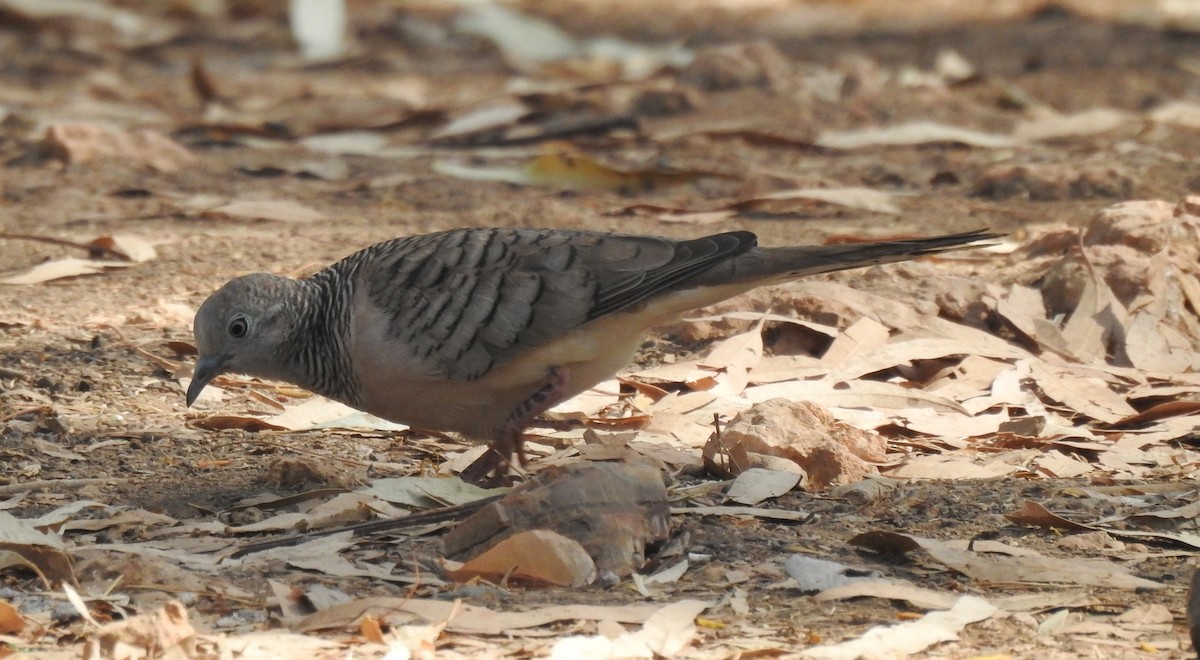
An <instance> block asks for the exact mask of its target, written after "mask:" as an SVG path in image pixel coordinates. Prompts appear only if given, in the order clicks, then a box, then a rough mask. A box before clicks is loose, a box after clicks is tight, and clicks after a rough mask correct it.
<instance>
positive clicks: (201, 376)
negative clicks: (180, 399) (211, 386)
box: [187, 356, 225, 407]
mask: <svg viewBox="0 0 1200 660" xmlns="http://www.w3.org/2000/svg"><path fill="white" fill-rule="evenodd" d="M224 363H225V359H224V358H222V357H220V356H213V357H206V358H202V359H200V360H198V361H197V362H196V370H195V371H193V372H192V384H191V385H188V391H187V404H188V407H191V405H192V404H193V403H195V402H196V397H198V396H200V392H202V391H203V390H204V387H205V386H206V385H208V383H209V382H210V381H212V379H214V378H216V377H217V375H218V374H220V373H221V366H222V365H223V364H224Z"/></svg>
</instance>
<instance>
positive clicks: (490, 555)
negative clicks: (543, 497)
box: [446, 529, 596, 587]
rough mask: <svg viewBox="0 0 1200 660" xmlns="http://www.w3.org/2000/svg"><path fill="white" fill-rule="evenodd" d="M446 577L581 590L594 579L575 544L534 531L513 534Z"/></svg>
mask: <svg viewBox="0 0 1200 660" xmlns="http://www.w3.org/2000/svg"><path fill="white" fill-rule="evenodd" d="M446 574H447V575H448V576H450V577H451V578H452V579H454V580H457V581H459V582H467V581H470V580H472V579H475V578H484V579H487V580H490V581H492V582H497V583H499V582H501V581H507V580H508V579H510V578H512V579H517V580H522V581H531V582H533V583H534V584H548V585H554V586H559V587H582V586H584V585H587V584H591V583H592V581H593V580H595V579H596V564H595V562H593V561H592V558H591V557H590V556H588V553H587V550H585V549H584V548H583V546H582V545H580V544H579V543H578V542H577V541H573V540H571V539H569V538H567V537H565V536H563V535H561V534H557V533H555V532H552V531H549V530H544V529H536V530H531V531H525V532H520V533H518V534H514V535H512V536H510V537H508V538H506V539H504V540H503V541H500V542H499V543H497V544H496V545H493V546H491V547H490V548H488V549H487V550H485V551H484V552H483V553H481V554H479V555H476V556H475V557H472V558H471V559H470V560H468V561H466V562H465V563H463V564H462V565H461V566H459V567H458V568H449V569H448V570H447V571H446Z"/></svg>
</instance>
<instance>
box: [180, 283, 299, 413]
mask: <svg viewBox="0 0 1200 660" xmlns="http://www.w3.org/2000/svg"><path fill="white" fill-rule="evenodd" d="M298 286H300V284H299V283H298V282H296V281H295V280H292V279H288V278H286V277H280V276H278V275H268V274H266V273H254V274H252V275H244V276H242V277H239V278H237V279H235V280H230V281H229V282H227V283H226V284H225V286H223V287H221V288H220V289H217V291H216V292H215V293H213V294H212V295H211V296H209V297H208V300H205V301H204V304H203V305H201V306H200V311H198V312H196V320H195V321H194V322H193V324H192V327H193V331H194V332H195V334H196V348H197V350H198V352H199V355H198V359H197V361H196V370H195V372H193V374H192V383H191V385H190V386H188V391H187V404H188V405H189V406H190V405H192V403H194V402H195V401H196V397H198V396H200V392H201V391H202V390H203V389H204V387H205V386H206V385H208V384H209V383H210V382H211V381H212V379H213V378H216V377H217V376H219V375H221V374H223V373H231V372H232V373H243V374H249V375H252V376H261V377H264V378H286V376H287V374H285V373H283V371H284V369H285V367H286V364H285V360H283V358H282V357H281V354H282V352H283V351H284V350H285V349H286V348H287V347H288V346H290V342H291V340H292V338H293V337H294V334H295V325H296V322H295V318H296V315H295V314H294V313H293V311H292V305H294V303H295V302H296V301H295V298H296V293H295V290H296V287H298Z"/></svg>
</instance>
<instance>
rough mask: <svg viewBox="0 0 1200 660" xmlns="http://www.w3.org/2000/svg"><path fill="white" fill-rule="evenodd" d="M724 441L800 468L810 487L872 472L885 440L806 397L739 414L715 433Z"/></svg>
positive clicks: (850, 480) (759, 405) (845, 481)
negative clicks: (801, 399) (832, 413)
mask: <svg viewBox="0 0 1200 660" xmlns="http://www.w3.org/2000/svg"><path fill="white" fill-rule="evenodd" d="M721 436H722V440H723V442H724V443H725V444H726V446H729V447H733V446H736V445H737V444H741V445H742V446H743V447H744V449H745V450H746V451H748V452H754V453H758V454H768V455H771V456H782V457H784V458H787V459H789V460H791V461H793V462H795V463H796V464H797V465H799V466H800V467H802V468H804V471H805V473H806V474H807V475H808V477H809V481H808V484H809V486H810V487H811V489H813V490H824V489H826V488H828V487H830V486H834V485H841V484H848V483H853V482H855V481H858V480H860V479H864V478H866V477H867V476H869V475H872V474H875V473H876V469H875V466H874V465H872V464H871V463H870V462H868V461H874V462H882V461H883V460H884V455H885V453H886V451H887V441H886V440H885V439H884V438H883V437H881V436H878V435H876V434H874V433H870V432H868V431H863V430H861V429H857V428H854V427H853V426H850V425H849V424H846V423H844V422H840V421H838V420H836V419H834V418H833V417H832V416H831V415H830V414H829V412H828V411H826V410H825V409H824V408H822V407H821V406H818V405H816V404H814V403H808V402H806V401H789V400H787V399H772V400H770V401H765V402H763V403H757V404H755V405H754V406H752V407H751V408H750V409H749V410H746V411H744V412H742V413H739V414H738V416H737V417H734V418H733V420H732V421H731V422H730V423H729V425H728V426H727V427H726V428H725V429H724V430H723V431H722V433H721Z"/></svg>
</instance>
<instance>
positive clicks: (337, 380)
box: [292, 263, 360, 406]
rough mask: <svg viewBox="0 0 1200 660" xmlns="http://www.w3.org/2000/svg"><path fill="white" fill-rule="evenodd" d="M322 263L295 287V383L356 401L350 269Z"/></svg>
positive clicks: (357, 401) (321, 392) (356, 386)
mask: <svg viewBox="0 0 1200 660" xmlns="http://www.w3.org/2000/svg"><path fill="white" fill-rule="evenodd" d="M343 265H345V264H344V263H339V264H335V266H332V267H329V268H326V269H324V270H322V271H321V272H319V273H317V274H315V275H313V276H312V277H310V278H308V279H305V280H300V281H299V282H298V283H299V284H300V285H301V286H299V287H297V288H296V300H295V302H294V304H295V310H296V318H297V323H296V336H295V339H296V343H295V345H294V346H293V347H292V349H293V351H292V356H293V357H292V359H293V365H294V367H295V369H296V371H297V372H298V373H296V377H297V380H298V381H299V382H298V383H297V384H300V385H303V386H304V387H306V388H308V389H310V390H312V391H313V392H316V393H317V394H321V395H324V396H327V397H329V398H331V399H336V400H338V401H341V402H343V403H346V404H348V405H351V406H354V405H358V404H359V402H360V397H359V386H358V382H357V381H356V380H355V378H354V369H353V368H352V365H351V364H350V351H349V341H350V319H351V318H352V316H353V314H352V311H351V310H350V305H351V302H352V301H353V299H354V295H353V294H354V286H353V278H352V277H351V272H352V269H347V268H338V267H337V266H343Z"/></svg>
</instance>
